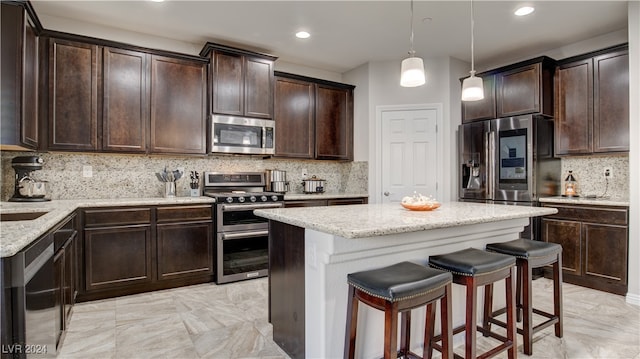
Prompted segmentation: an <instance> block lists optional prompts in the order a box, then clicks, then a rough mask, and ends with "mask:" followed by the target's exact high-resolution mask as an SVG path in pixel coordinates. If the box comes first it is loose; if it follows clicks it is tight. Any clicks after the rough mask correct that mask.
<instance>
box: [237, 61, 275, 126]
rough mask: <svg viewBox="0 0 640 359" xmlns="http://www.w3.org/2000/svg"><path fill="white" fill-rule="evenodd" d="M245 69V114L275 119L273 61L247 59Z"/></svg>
mask: <svg viewBox="0 0 640 359" xmlns="http://www.w3.org/2000/svg"><path fill="white" fill-rule="evenodd" d="M245 67H246V73H245V81H244V91H245V101H244V105H245V111H244V114H245V115H246V116H249V117H259V118H269V119H270V118H273V61H270V60H263V59H258V58H252V57H246V61H245Z"/></svg>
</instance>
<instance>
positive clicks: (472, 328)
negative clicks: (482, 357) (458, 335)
mask: <svg viewBox="0 0 640 359" xmlns="http://www.w3.org/2000/svg"><path fill="white" fill-rule="evenodd" d="M465 286H466V289H467V302H466V303H467V313H466V324H465V358H476V331H477V327H476V326H477V320H478V318H477V306H478V304H477V300H478V287H477V286H476V278H475V277H466V278H465Z"/></svg>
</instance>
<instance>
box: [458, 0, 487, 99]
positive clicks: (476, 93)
mask: <svg viewBox="0 0 640 359" xmlns="http://www.w3.org/2000/svg"><path fill="white" fill-rule="evenodd" d="M473 27H474V22H473V0H471V71H469V73H470V74H471V76H469V77H468V78H466V79H464V81H462V101H479V100H482V99H483V98H484V86H483V85H482V78H480V77H476V70H475V64H474V59H473V57H474V56H473V55H474V53H473Z"/></svg>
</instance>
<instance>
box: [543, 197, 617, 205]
mask: <svg viewBox="0 0 640 359" xmlns="http://www.w3.org/2000/svg"><path fill="white" fill-rule="evenodd" d="M539 201H540V202H541V203H563V204H576V205H585V204H586V205H596V206H622V207H629V199H628V198H608V197H605V198H587V197H562V196H555V197H543V198H540V199H539Z"/></svg>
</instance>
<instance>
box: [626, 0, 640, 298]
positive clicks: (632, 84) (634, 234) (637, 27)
mask: <svg viewBox="0 0 640 359" xmlns="http://www.w3.org/2000/svg"><path fill="white" fill-rule="evenodd" d="M627 18H628V21H629V105H630V107H629V121H630V123H629V129H630V136H631V141H630V151H629V183H630V186H629V195H630V198H629V202H630V206H629V217H630V218H629V278H628V279H629V290H628V292H627V302H629V303H633V304H636V305H640V186H639V185H638V184H639V183H640V2H638V1H629V12H628V16H627Z"/></svg>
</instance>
